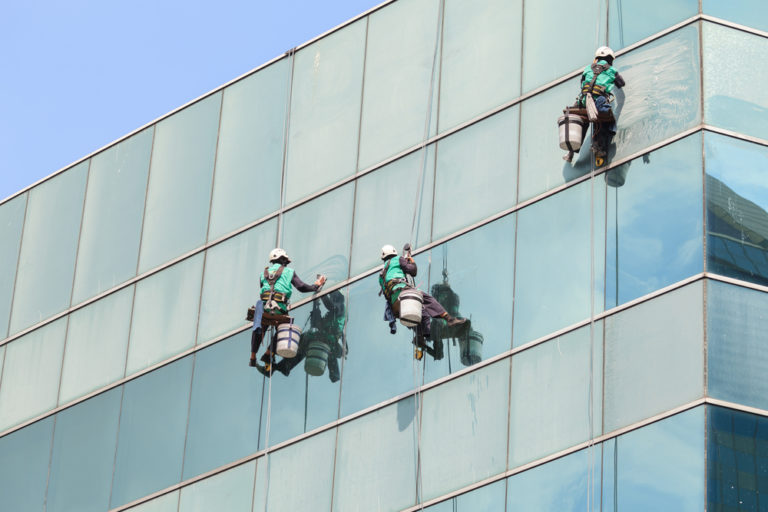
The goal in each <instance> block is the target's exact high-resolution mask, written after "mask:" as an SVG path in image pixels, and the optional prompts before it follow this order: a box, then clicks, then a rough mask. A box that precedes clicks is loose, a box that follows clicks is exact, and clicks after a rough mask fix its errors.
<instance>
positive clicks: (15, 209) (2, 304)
mask: <svg viewBox="0 0 768 512" xmlns="http://www.w3.org/2000/svg"><path fill="white" fill-rule="evenodd" d="M26 207H27V194H22V195H20V196H18V197H16V198H14V199H11V200H10V201H8V202H7V203H4V204H2V205H0V240H2V241H3V243H2V244H0V268H2V269H3V271H2V272H0V339H2V338H5V336H6V334H7V333H8V323H9V321H10V318H9V317H10V315H11V302H12V301H13V282H14V280H15V278H16V263H17V262H18V259H19V243H20V242H21V230H22V229H23V227H24V209H25V208H26Z"/></svg>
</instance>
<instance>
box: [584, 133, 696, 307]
mask: <svg viewBox="0 0 768 512" xmlns="http://www.w3.org/2000/svg"><path fill="white" fill-rule="evenodd" d="M599 181H601V182H603V183H605V190H606V191H607V207H608V209H607V219H606V224H607V226H606V228H607V229H606V237H607V247H606V290H605V308H606V309H610V308H611V307H614V306H618V305H619V304H623V303H625V302H629V301H630V300H633V299H636V298H638V297H641V296H643V295H645V294H647V293H651V292H653V291H655V290H658V289H660V288H664V287H665V286H668V285H670V284H672V283H675V282H677V281H680V280H681V279H685V278H686V277H690V276H692V275H694V274H697V273H699V272H701V271H702V270H703V268H702V265H703V257H702V254H703V248H702V237H701V233H702V217H701V198H702V180H701V134H695V135H692V136H690V137H686V138H685V139H683V140H681V141H678V142H676V143H674V144H672V145H670V146H666V147H663V148H661V149H659V150H657V151H653V152H651V153H647V154H646V155H644V156H643V157H642V158H638V159H636V160H632V161H631V162H628V163H626V164H624V165H621V166H619V167H617V168H615V169H612V170H610V171H608V173H607V174H605V175H604V176H603V177H602V178H601V179H600V180H599Z"/></svg>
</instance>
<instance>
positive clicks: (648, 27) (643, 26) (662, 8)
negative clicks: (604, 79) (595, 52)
mask: <svg viewBox="0 0 768 512" xmlns="http://www.w3.org/2000/svg"><path fill="white" fill-rule="evenodd" d="M698 13H699V2H698V0H678V1H676V2H667V1H665V0H645V1H644V2H642V3H639V2H624V1H622V0H610V3H609V4H608V15H609V18H608V36H609V38H610V43H609V45H610V47H611V48H613V49H614V50H620V49H621V48H624V47H625V46H629V45H631V44H633V43H636V42H637V41H640V40H641V39H645V38H646V37H648V36H651V35H653V34H655V33H657V32H661V31H662V30H664V29H665V28H668V27H671V26H672V25H674V24H676V23H679V22H681V21H683V20H685V19H688V18H690V17H691V16H696V15H697V14H698Z"/></svg>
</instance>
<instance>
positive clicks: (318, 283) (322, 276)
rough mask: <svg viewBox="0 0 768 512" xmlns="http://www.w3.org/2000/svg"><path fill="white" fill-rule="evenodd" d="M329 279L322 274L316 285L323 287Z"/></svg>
mask: <svg viewBox="0 0 768 512" xmlns="http://www.w3.org/2000/svg"><path fill="white" fill-rule="evenodd" d="M327 280H328V279H327V278H326V277H325V276H324V275H320V276H318V278H317V281H315V286H317V287H322V286H323V285H324V284H325V282H326V281H327Z"/></svg>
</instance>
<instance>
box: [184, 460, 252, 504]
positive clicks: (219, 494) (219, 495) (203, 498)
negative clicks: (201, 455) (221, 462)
mask: <svg viewBox="0 0 768 512" xmlns="http://www.w3.org/2000/svg"><path fill="white" fill-rule="evenodd" d="M255 472H256V462H255V461H251V462H249V463H247V464H243V465H241V466H237V467H236V468H233V469H230V470H227V471H225V472H224V473H220V474H218V475H215V476H212V477H210V478H206V479H205V480H201V481H200V482H197V483H195V484H192V485H190V486H188V487H184V488H182V489H181V500H180V501H179V512H206V511H209V510H226V511H227V512H251V500H253V482H254V477H255Z"/></svg>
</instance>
